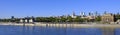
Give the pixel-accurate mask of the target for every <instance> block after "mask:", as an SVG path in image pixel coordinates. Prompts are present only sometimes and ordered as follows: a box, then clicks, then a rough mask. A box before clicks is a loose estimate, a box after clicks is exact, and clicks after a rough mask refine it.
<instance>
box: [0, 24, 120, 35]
mask: <svg viewBox="0 0 120 35" xmlns="http://www.w3.org/2000/svg"><path fill="white" fill-rule="evenodd" d="M0 35H120V27H117V28H114V27H85V28H84V27H72V26H71V27H55V26H15V25H0Z"/></svg>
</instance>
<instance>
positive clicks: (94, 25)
mask: <svg viewBox="0 0 120 35" xmlns="http://www.w3.org/2000/svg"><path fill="white" fill-rule="evenodd" d="M0 25H18V26H44V27H46V26H51V27H120V24H58V23H57V24H51V23H50V24H49V23H34V24H33V23H0Z"/></svg>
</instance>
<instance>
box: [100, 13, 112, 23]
mask: <svg viewBox="0 0 120 35" xmlns="http://www.w3.org/2000/svg"><path fill="white" fill-rule="evenodd" d="M101 21H102V22H107V23H110V22H114V15H112V14H110V13H106V14H104V15H103V16H102V17H101Z"/></svg>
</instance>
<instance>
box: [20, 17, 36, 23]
mask: <svg viewBox="0 0 120 35" xmlns="http://www.w3.org/2000/svg"><path fill="white" fill-rule="evenodd" d="M20 22H22V23H23V22H25V23H32V22H34V17H25V18H21V19H20Z"/></svg>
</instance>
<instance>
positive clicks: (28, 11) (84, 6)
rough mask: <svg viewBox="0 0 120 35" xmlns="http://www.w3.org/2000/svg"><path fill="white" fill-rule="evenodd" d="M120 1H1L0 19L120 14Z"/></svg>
mask: <svg viewBox="0 0 120 35" xmlns="http://www.w3.org/2000/svg"><path fill="white" fill-rule="evenodd" d="M119 1H120V0H7V1H6V0H0V12H1V13H0V18H9V17H11V16H15V17H26V16H35V17H37V16H38V17H39V16H40V17H41V16H61V15H67V14H70V15H71V14H72V12H73V11H75V13H76V14H77V15H79V14H80V12H85V13H86V14H88V13H89V12H91V11H92V13H93V12H95V11H98V13H103V12H104V11H107V12H109V13H117V12H119V13H120V7H119V6H120V5H119V3H120V2H119Z"/></svg>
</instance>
